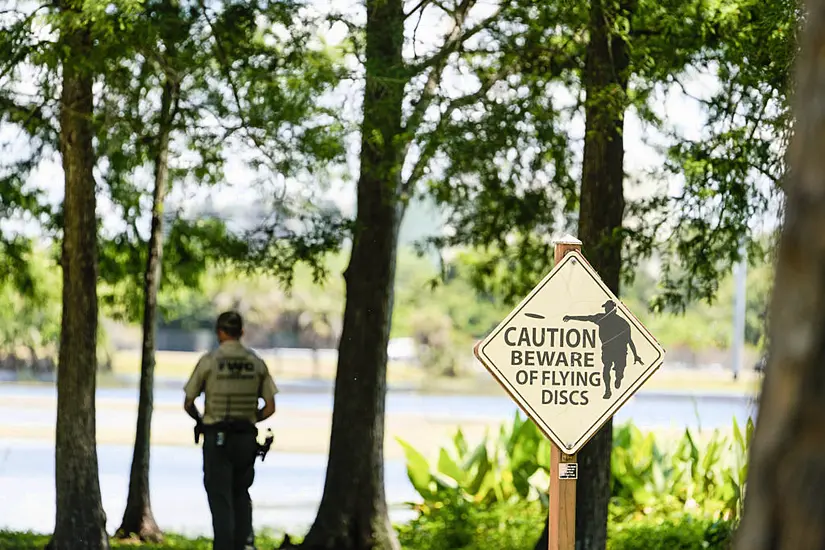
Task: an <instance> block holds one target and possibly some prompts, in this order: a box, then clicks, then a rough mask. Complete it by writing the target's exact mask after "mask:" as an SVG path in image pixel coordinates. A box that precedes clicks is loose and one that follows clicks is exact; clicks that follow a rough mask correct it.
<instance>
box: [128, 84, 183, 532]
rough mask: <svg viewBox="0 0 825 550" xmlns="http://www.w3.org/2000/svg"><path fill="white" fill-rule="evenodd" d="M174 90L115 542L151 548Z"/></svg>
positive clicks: (160, 145) (163, 118) (160, 165)
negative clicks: (133, 540)
mask: <svg viewBox="0 0 825 550" xmlns="http://www.w3.org/2000/svg"><path fill="white" fill-rule="evenodd" d="M178 90H179V86H178V84H177V83H176V82H172V81H171V80H170V79H169V78H167V79H166V83H165V84H164V86H163V93H162V95H161V106H160V124H159V129H158V139H157V150H156V152H155V188H154V190H153V195H152V226H151V232H150V234H149V248H148V255H147V259H146V272H145V274H144V280H143V342H142V348H141V362H140V397H139V399H138V415H137V429H136V431H135V448H134V454H133V455H132V470H131V472H130V474H129V496H128V497H127V499H126V510H125V511H124V512H123V521H122V522H121V525H120V528H119V529H118V530H117V536H118V537H132V536H135V535H136V536H138V537H139V538H140V539H141V540H144V541H153V542H159V541H161V540H163V534H162V533H161V530H160V528H159V527H158V525H157V523H156V522H155V517H154V515H153V514H152V503H151V499H150V498H149V462H150V446H151V439H152V437H151V436H152V404H153V400H154V396H153V392H154V385H155V349H156V347H157V346H156V334H157V312H158V288H159V286H160V277H161V264H162V259H163V204H164V201H165V200H166V192H167V189H168V185H169V138H170V134H171V133H172V120H173V118H174V116H175V110H176V109H175V105H176V103H177V99H178Z"/></svg>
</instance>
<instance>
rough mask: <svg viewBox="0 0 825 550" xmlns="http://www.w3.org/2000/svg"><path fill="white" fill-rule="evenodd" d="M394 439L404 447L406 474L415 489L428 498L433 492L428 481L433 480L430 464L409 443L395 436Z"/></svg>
mask: <svg viewBox="0 0 825 550" xmlns="http://www.w3.org/2000/svg"><path fill="white" fill-rule="evenodd" d="M396 441H398V443H399V444H400V445H401V447H402V448H403V449H404V455H405V456H406V458H407V475H408V477H409V478H410V482H411V483H412V486H413V487H414V488H415V490H416V491H417V492H418V494H419V495H421V496H422V497H423V498H425V499H426V498H429V497H431V496H432V494H433V492H432V489H431V487H430V483H431V482H432V481H433V476H432V475H431V474H430V465H429V464H428V463H427V459H426V458H424V455H422V454H421V453H419V452H418V451H417V450H415V449H414V448H413V447H412V446H411V445H410V444H409V443H406V442H405V441H403V440H401V439H399V438H396Z"/></svg>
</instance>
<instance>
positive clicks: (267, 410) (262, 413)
mask: <svg viewBox="0 0 825 550" xmlns="http://www.w3.org/2000/svg"><path fill="white" fill-rule="evenodd" d="M273 414H275V396H274V395H273V396H272V397H269V398H264V406H263V408H262V409H258V413H257V416H258V422H263V421H264V420H266V419H267V418H269V417H270V416H272V415H273Z"/></svg>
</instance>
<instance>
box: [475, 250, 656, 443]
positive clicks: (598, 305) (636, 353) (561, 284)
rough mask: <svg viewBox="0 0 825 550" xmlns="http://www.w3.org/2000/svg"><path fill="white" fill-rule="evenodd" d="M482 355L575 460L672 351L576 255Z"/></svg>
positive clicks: (482, 346)
mask: <svg viewBox="0 0 825 550" xmlns="http://www.w3.org/2000/svg"><path fill="white" fill-rule="evenodd" d="M475 354H476V357H477V358H478V360H479V361H481V363H482V364H483V365H484V366H485V367H486V368H487V370H489V371H490V373H491V374H492V375H493V376H494V377H495V378H496V379H497V380H498V382H499V383H500V384H501V385H502V386H503V387H504V389H505V390H507V392H508V393H509V394H510V396H511V397H512V398H513V399H514V400H515V401H516V403H518V405H519V406H520V407H521V409H522V410H523V411H524V412H525V414H527V416H529V417H530V418H531V419H532V420H533V421H534V422H535V423H536V424H537V425H538V426H539V427H540V428H541V429H542V431H543V432H544V433H545V434H546V435H547V437H549V438H550V439H551V440H553V442H555V443H556V445H558V446H559V447H560V448H561V450H562V451H563V452H565V453H567V454H574V453H576V452H578V451H579V449H581V448H582V446H584V444H585V443H587V441H588V440H589V439H590V438H591V437H592V436H593V435H594V434H595V433H596V432H597V431H598V429H599V428H601V427H602V425H603V424H604V423H605V422H607V420H609V419H610V417H612V416H613V415H614V414H615V413H616V411H617V410H618V409H619V408H620V407H621V406H622V405H624V403H625V402H626V401H627V400H628V399H629V398H630V397H631V396H632V395H633V394H634V393H636V391H637V390H638V389H639V387H640V386H641V385H642V384H644V382H645V381H646V380H647V379H648V378H649V377H650V375H652V374H653V373H654V372H655V371H656V369H658V368H659V367H660V366H661V364H662V361H663V359H664V355H665V351H664V349H662V347H661V346H660V345H659V343H658V342H657V341H656V339H655V338H653V336H652V335H651V334H650V333H649V332H648V331H647V329H646V328H645V327H644V326H643V325H642V324H641V323H640V322H639V320H638V319H636V317H634V316H633V314H631V313H630V311H628V309H627V308H626V307H625V306H624V304H622V303H621V302H620V301H619V300H618V299H617V298H616V296H614V295H613V293H612V292H610V290H609V289H608V288H607V287H606V286H605V284H604V283H603V282H602V280H601V278H600V277H599V275H598V274H597V273H596V271H595V270H594V269H593V268H592V267H591V266H590V264H589V263H588V262H587V260H585V258H584V256H582V255H581V254H580V253H579V252H577V251H571V252H568V253H567V255H566V256H565V257H564V258H563V259H562V260H561V261H560V262H559V263H558V264H557V265H556V266H555V267H554V268H553V270H552V271H551V272H550V273H549V274H548V275H547V276H546V277H545V278H544V279H543V280H542V281H541V282H540V283H539V284H538V285H537V286H536V287H535V288H534V289H533V291H532V292H530V294H529V295H528V296H527V297H526V298H525V299H524V300H522V302H521V303H520V304H519V305H518V306H517V307H516V308H515V309H514V310H513V311H512V313H510V315H508V316H507V318H506V319H504V321H502V322H501V324H499V325H498V326H497V327H496V328H495V330H493V332H491V333H490V335H489V336H487V338H485V339H484V340H482V341H481V342H479V344H478V345H476V348H475Z"/></svg>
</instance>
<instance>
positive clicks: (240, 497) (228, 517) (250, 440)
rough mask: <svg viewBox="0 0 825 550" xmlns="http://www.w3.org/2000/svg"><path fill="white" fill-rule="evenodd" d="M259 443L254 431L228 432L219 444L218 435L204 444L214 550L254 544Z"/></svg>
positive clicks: (240, 548)
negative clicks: (251, 493) (254, 488)
mask: <svg viewBox="0 0 825 550" xmlns="http://www.w3.org/2000/svg"><path fill="white" fill-rule="evenodd" d="M257 445H258V444H257V440H256V435H255V433H254V432H239V433H226V432H225V435H224V444H223V446H221V447H219V446H218V444H217V432H214V431H207V432H206V433H204V441H203V485H204V487H205V488H206V496H207V498H208V500H209V509H210V510H211V511H212V531H213V533H214V537H213V543H212V548H213V550H243V549H244V546H246V545H247V544H249V545H250V546H251V545H253V543H254V538H255V535H254V533H253V531H252V500H251V499H250V498H249V488H250V487H251V486H252V481H253V480H254V479H255V458H256V453H257Z"/></svg>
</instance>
